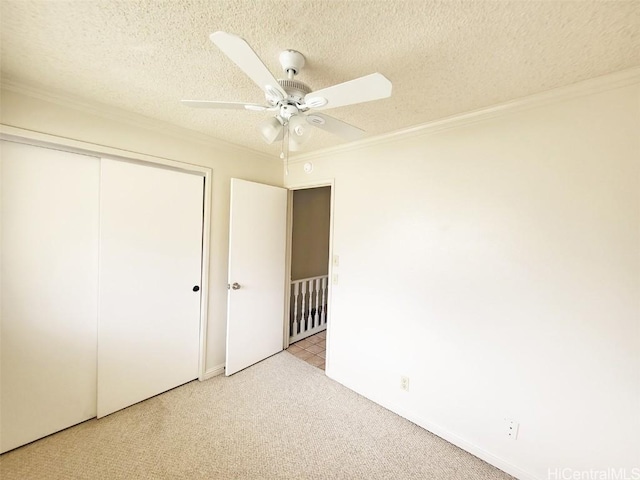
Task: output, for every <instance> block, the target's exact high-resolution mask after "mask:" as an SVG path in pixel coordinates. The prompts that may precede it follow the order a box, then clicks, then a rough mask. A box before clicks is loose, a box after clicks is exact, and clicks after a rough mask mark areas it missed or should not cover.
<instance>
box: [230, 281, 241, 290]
mask: <svg viewBox="0 0 640 480" xmlns="http://www.w3.org/2000/svg"><path fill="white" fill-rule="evenodd" d="M231 288H232V289H233V290H240V284H239V283H238V282H234V283H233V285H231Z"/></svg>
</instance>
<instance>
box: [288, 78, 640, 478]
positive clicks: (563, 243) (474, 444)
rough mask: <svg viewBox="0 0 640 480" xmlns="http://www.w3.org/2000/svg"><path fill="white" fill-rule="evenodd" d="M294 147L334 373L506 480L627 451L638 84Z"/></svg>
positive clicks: (638, 335) (632, 376) (603, 461)
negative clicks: (327, 250)
mask: <svg viewBox="0 0 640 480" xmlns="http://www.w3.org/2000/svg"><path fill="white" fill-rule="evenodd" d="M636 78H637V77H636ZM547 103H548V102H547ZM308 159H312V160H313V163H314V170H313V173H312V174H310V175H306V174H305V173H304V172H303V171H302V162H300V163H296V164H294V165H292V166H291V167H290V174H289V176H288V177H287V182H290V184H291V185H296V184H301V183H304V182H309V183H311V182H313V181H320V180H325V179H329V178H334V179H335V187H334V188H335V192H334V219H333V222H334V232H333V253H334V254H335V255H339V256H340V266H339V267H337V268H333V269H332V272H334V273H337V274H339V283H338V284H337V285H333V286H332V304H331V306H330V309H331V312H332V315H331V319H330V322H329V334H328V338H329V340H328V352H327V353H328V361H329V363H328V366H327V373H328V374H329V375H330V376H331V377H332V378H334V379H337V380H338V381H340V382H342V383H344V384H345V385H347V386H349V387H351V388H353V389H355V390H356V391H358V392H359V393H361V394H363V395H365V396H367V397H369V398H372V399H374V400H376V401H378V402H379V403H381V404H383V405H385V406H387V407H389V408H391V409H393V410H395V411H397V412H399V413H401V414H402V415H404V416H406V417H408V418H410V419H412V420H413V421H415V422H416V423H419V424H421V425H423V426H425V427H427V428H429V429H431V430H432V431H434V432H436V433H438V434H439V435H441V436H444V437H445V438H447V439H449V440H451V441H453V442H455V443H457V444H459V445H461V446H463V447H464V448H466V449H468V450H470V451H472V452H474V453H476V454H477V455H479V456H481V457H483V458H485V459H487V460H489V461H490V462H491V463H493V464H496V465H499V466H501V467H502V468H504V469H507V470H509V471H510V472H511V473H514V474H516V475H518V476H519V477H520V478H540V479H542V478H547V474H548V469H549V468H557V467H568V468H575V469H588V468H594V469H603V468H614V467H615V468H622V467H626V468H628V469H630V468H631V467H638V461H639V452H640V435H639V434H638V432H640V409H639V405H640V297H639V295H640V85H638V84H635V85H633V86H627V87H623V88H617V89H612V90H609V91H604V92H601V93H593V94H589V95H584V96H580V97H577V98H573V99H566V100H563V101H556V102H555V103H552V104H547V105H543V106H538V107H531V108H529V109H527V110H521V111H516V112H512V113H504V114H502V115H499V116H495V118H490V119H485V120H482V121H475V122H467V123H466V124H464V125H459V126H457V127H456V126H452V127H450V128H448V129H441V130H440V131H437V132H431V133H430V132H429V131H428V130H427V131H425V133H423V134H419V133H415V134H413V135H412V136H409V135H407V136H405V137H403V138H400V139H398V140H393V139H389V140H386V141H379V142H378V143H375V144H365V145H363V146H361V147H351V148H349V147H348V148H346V149H343V150H336V151H335V152H333V153H327V154H325V155H323V156H322V157H321V156H318V155H316V156H313V157H311V156H308V157H307V158H306V159H305V160H308ZM356 344H357V345H358V348H357V349H354V348H353V346H354V345H356ZM401 375H407V376H409V377H410V391H409V392H403V391H401V390H400V388H399V385H400V376H401ZM505 418H510V419H514V420H516V421H518V422H519V423H520V436H519V438H518V440H516V441H513V440H510V439H508V438H507V436H506V424H505ZM628 472H630V470H628Z"/></svg>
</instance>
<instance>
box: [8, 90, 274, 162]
mask: <svg viewBox="0 0 640 480" xmlns="http://www.w3.org/2000/svg"><path fill="white" fill-rule="evenodd" d="M0 85H1V86H2V90H7V91H10V92H14V93H18V94H20V95H25V96H27V97H32V98H37V99H38V100H43V101H46V102H49V103H54V104H56V105H60V106H63V107H68V108H72V109H74V110H78V111H81V112H84V113H88V114H90V115H95V116H97V117H101V118H106V119H108V120H113V121H116V122H121V123H126V124H128V125H131V126H135V127H139V128H144V129H146V130H151V131H154V132H157V133H160V134H162V135H167V136H171V137H173V138H176V139H179V140H186V141H189V142H196V143H200V144H203V145H207V146H209V147H215V148H218V149H221V150H225V151H229V152H233V153H238V152H245V153H249V154H252V155H255V156H259V157H263V158H265V159H268V160H273V155H268V154H266V153H264V152H261V151H259V150H254V149H252V148H249V147H245V146H243V145H237V144H235V143H231V142H227V141H224V140H221V139H219V138H216V137H212V136H210V135H207V134H205V133H201V132H197V131H195V130H190V129H188V128H184V127H180V126H177V125H174V124H172V123H169V122H165V121H162V120H156V119H154V118H150V117H146V116H144V115H140V114H137V113H133V112H130V111H127V110H123V109H120V108H117V107H113V106H110V105H106V104H102V103H99V102H92V101H87V100H85V99H82V98H79V97H76V96H74V95H72V94H69V93H66V92H60V91H53V90H45V89H42V88H40V87H36V86H34V85H28V84H24V83H19V82H16V81H13V80H11V79H8V78H2V79H1V81H0Z"/></svg>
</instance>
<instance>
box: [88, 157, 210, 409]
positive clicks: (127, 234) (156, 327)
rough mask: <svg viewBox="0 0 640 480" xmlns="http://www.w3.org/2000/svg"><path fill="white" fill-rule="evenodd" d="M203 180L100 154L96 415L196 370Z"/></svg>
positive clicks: (173, 384)
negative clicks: (101, 156) (102, 157)
mask: <svg viewBox="0 0 640 480" xmlns="http://www.w3.org/2000/svg"><path fill="white" fill-rule="evenodd" d="M202 202H203V178H202V177H200V176H196V175H191V174H188V173H182V172H178V171H172V170H166V169H162V168H156V167H151V166H146V165H139V164H135V163H126V162H120V161H115V160H106V159H102V168H101V193H100V205H101V207H100V287H99V291H100V294H99V305H100V306H99V315H98V325H99V326H98V330H99V332H98V337H99V342H98V417H101V416H104V415H108V414H109V413H112V412H114V411H116V410H119V409H121V408H124V407H127V406H129V405H132V404H134V403H136V402H139V401H141V400H144V399H146V398H149V397H152V396H154V395H157V394H159V393H162V392H164V391H166V390H169V389H171V388H173V387H176V386H178V385H181V384H183V383H186V382H188V381H190V380H193V379H195V378H197V377H198V357H199V344H200V342H199V331H200V291H199V286H200V278H201V251H202V206H203V203H202Z"/></svg>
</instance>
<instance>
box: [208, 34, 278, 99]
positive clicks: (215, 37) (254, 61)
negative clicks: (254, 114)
mask: <svg viewBox="0 0 640 480" xmlns="http://www.w3.org/2000/svg"><path fill="white" fill-rule="evenodd" d="M209 38H210V39H211V41H212V42H213V43H215V44H216V45H217V47H218V48H219V49H220V50H222V52H223V53H224V54H225V55H226V56H227V57H229V59H230V60H231V61H233V63H235V64H236V65H237V66H238V67H240V70H242V71H243V72H244V73H246V74H247V76H248V77H249V78H250V79H251V80H253V81H254V82H255V83H256V84H257V85H258V86H259V87H260V88H261V89H262V90H264V91H265V92H266V93H267V94H269V95H270V96H274V95H276V96H277V95H278V94H279V95H281V96H282V97H281V99H282V98H287V93H286V92H285V91H284V90H283V89H282V87H281V86H280V84H279V83H278V81H277V80H276V79H275V77H274V76H273V75H272V74H271V72H270V71H269V69H268V68H267V67H266V66H265V65H264V63H262V60H260V57H258V55H257V54H256V52H254V51H253V49H252V48H251V47H250V46H249V44H248V43H247V42H246V41H245V40H244V39H243V38H240V37H238V36H236V35H232V34H230V33H226V32H215V33H212V34H211V35H210V36H209ZM277 100H280V99H277Z"/></svg>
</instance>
